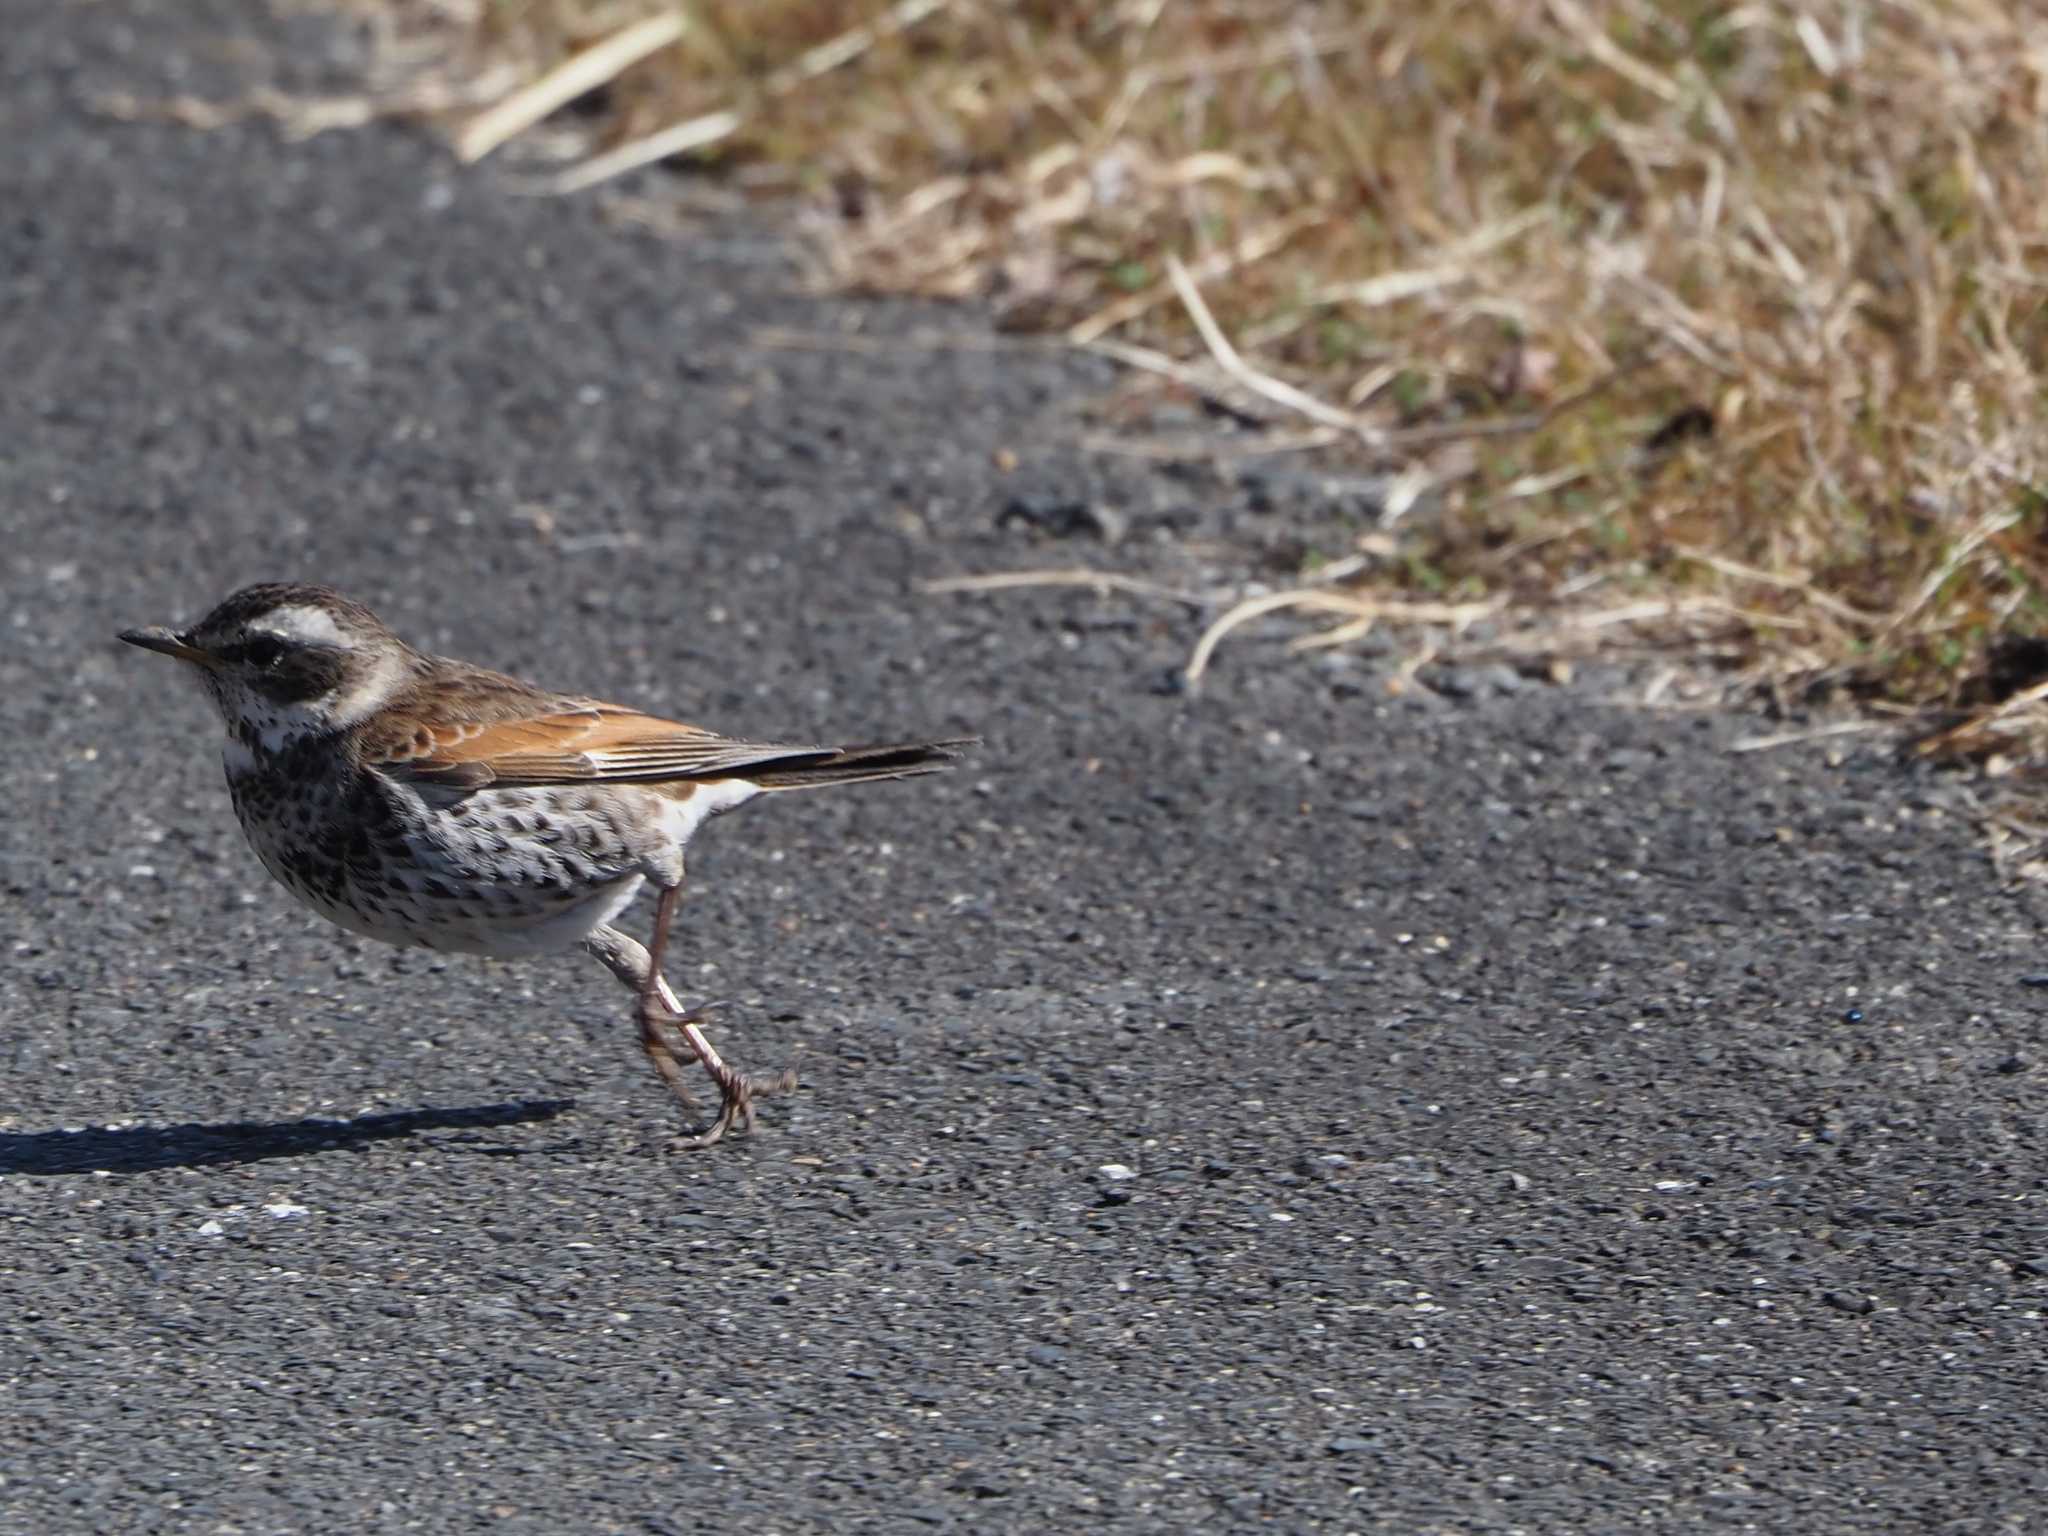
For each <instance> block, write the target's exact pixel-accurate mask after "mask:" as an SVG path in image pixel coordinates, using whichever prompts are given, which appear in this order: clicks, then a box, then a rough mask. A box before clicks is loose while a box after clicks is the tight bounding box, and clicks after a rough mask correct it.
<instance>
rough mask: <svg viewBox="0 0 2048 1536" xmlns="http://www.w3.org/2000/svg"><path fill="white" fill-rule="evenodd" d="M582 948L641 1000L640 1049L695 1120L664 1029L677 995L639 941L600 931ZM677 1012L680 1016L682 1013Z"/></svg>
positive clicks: (692, 1102)
mask: <svg viewBox="0 0 2048 1536" xmlns="http://www.w3.org/2000/svg"><path fill="white" fill-rule="evenodd" d="M583 947H584V948H585V949H587V950H589V951H590V953H591V954H593V955H595V956H596V957H597V958H598V959H600V960H602V961H603V962H604V964H605V969H607V970H609V971H610V972H611V973H612V974H613V975H614V976H616V977H618V978H619V980H620V981H622V982H624V983H625V984H626V985H627V986H628V987H631V988H632V989H633V993H634V996H635V997H636V998H637V999H638V1000H639V1006H638V1008H637V1009H636V1010H635V1012H636V1013H637V1015H638V1017H639V1020H640V1049H641V1050H643V1051H645V1052H646V1053H647V1059H648V1060H649V1061H651V1062H653V1063H654V1070H655V1071H657V1072H659V1073H660V1074H661V1080H662V1081H663V1082H664V1083H667V1084H668V1087H669V1092H671V1093H673V1094H674V1095H675V1096H676V1101H677V1102H678V1103H680V1104H681V1105H682V1106H683V1111H684V1113H686V1114H687V1115H689V1117H690V1118H691V1119H693V1120H694V1119H696V1118H697V1117H698V1114H699V1111H698V1108H697V1101H696V1099H695V1098H693V1097H692V1096H691V1094H690V1087H689V1084H688V1083H687V1082H686V1081H685V1080H684V1078H683V1067H682V1063H681V1062H680V1061H678V1060H677V1059H676V1052H675V1047H674V1045H672V1044H671V1043H670V1041H669V1038H668V1036H667V1035H665V1034H663V1033H662V1029H661V1026H662V1025H663V1024H665V1023H668V1022H669V1021H670V1018H671V1010H672V1009H673V1008H674V1003H675V994H674V993H672V992H670V991H669V989H668V984H667V983H666V982H664V981H663V980H662V979H661V972H660V971H659V970H658V969H656V968H655V966H654V964H653V963H652V959H651V957H650V956H649V955H648V953H647V951H646V950H644V949H642V948H641V947H640V945H639V943H638V942H637V941H635V940H633V939H629V938H627V937H626V935H624V934H623V933H620V932H619V931H618V930H617V929H615V928H600V929H598V930H597V932H596V933H594V934H592V935H591V936H590V937H589V938H587V939H585V940H584V941H583ZM674 1011H676V1012H680V1010H679V1009H676V1010H674Z"/></svg>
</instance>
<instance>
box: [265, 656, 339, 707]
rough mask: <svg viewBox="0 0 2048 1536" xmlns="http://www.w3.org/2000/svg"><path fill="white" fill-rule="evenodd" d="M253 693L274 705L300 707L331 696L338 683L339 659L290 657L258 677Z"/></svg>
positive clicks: (331, 657)
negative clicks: (298, 705) (325, 696)
mask: <svg viewBox="0 0 2048 1536" xmlns="http://www.w3.org/2000/svg"><path fill="white" fill-rule="evenodd" d="M255 682H256V691H257V692H258V693H260V694H262V695H263V697H265V698H266V699H269V700H270V701H271V702H272V703H275V704H303V703H305V702H306V701H307V700H308V699H317V698H319V697H320V696H321V695H322V694H325V693H332V692H333V691H334V690H335V688H336V687H337V686H339V684H340V682H341V658H340V657H339V656H330V655H322V654H319V653H314V654H311V655H304V656H292V657H288V658H286V660H285V661H284V662H283V663H282V664H280V665H279V666H278V667H277V669H276V670H275V671H271V672H261V673H258V674H257V676H256V679H255Z"/></svg>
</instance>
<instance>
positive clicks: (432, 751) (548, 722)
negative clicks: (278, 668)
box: [366, 702, 832, 789]
mask: <svg viewBox="0 0 2048 1536" xmlns="http://www.w3.org/2000/svg"><path fill="white" fill-rule="evenodd" d="M380 745H381V747H382V750H376V749H374V748H373V749H372V751H371V752H370V753H369V754H367V755H366V763H367V765H368V766H370V767H374V768H379V769H381V770H383V771H384V772H386V773H392V774H396V775H400V776H402V777H406V778H412V779H421V780H427V781H430V782H434V783H440V784H448V785H452V786H457V787H460V788H464V789H481V788H485V787H487V786H490V785H500V786H504V787H507V788H510V787H513V786H517V785H543V784H577V783H602V782H613V783H617V782H627V783H630V782H634V781H640V782H647V783H658V782H660V781H662V780H666V779H694V778H703V777H706V776H716V775H721V774H734V773H741V774H743V773H744V771H745V770H746V769H748V768H750V767H758V766H760V765H764V764H769V763H774V764H780V765H790V766H794V765H796V764H801V763H806V762H812V761H816V760H818V759H821V758H826V757H830V756H831V755H832V749H831V748H829V747H799V746H782V745H772V744H767V743H760V742H746V741H734V740H732V739H731V738H730V737H726V736H720V735H718V734H716V733H715V732H712V731H707V730H705V729H704V728H703V727H702V726H695V725H684V724H682V723H681V722H680V721H675V720H663V719H660V718H658V717H656V716H654V715H648V714H643V713H641V712H640V711H638V710H633V709H625V708H622V707H620V706H617V705H611V704H595V703H589V704H586V703H581V702H579V703H577V704H575V705H574V706H572V707H570V708H568V709H560V710H554V711H550V712H549V713H546V714H540V715H532V716H528V717H525V718H520V719H511V720H494V721H489V722H476V721H447V722H420V723H417V724H416V725H415V727H414V729H413V730H412V731H411V732H410V733H409V734H406V735H404V736H396V735H394V737H393V739H391V740H390V741H389V742H388V743H385V744H380Z"/></svg>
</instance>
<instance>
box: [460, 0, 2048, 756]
mask: <svg viewBox="0 0 2048 1536" xmlns="http://www.w3.org/2000/svg"><path fill="white" fill-rule="evenodd" d="M465 6H468V7H469V8H467V9H465ZM661 9H664V8H663V7H660V6H655V5H649V4H626V3H610V0H489V3H485V0H443V3H442V4H441V5H440V7H439V9H438V10H437V11H436V12H435V13H434V14H436V15H437V16H439V17H441V18H442V20H443V24H444V25H445V26H447V27H451V28H453V29H455V31H456V33H458V34H459V36H460V38H461V40H462V42H463V43H464V45H465V46H467V47H469V48H471V49H473V50H474V52H473V53H472V55H471V57H472V58H474V59H478V60H482V59H490V60H492V61H493V62H494V63H495V64H496V65H498V66H499V67H502V66H503V64H504V62H505V61H506V60H508V59H509V60H512V61H514V62H515V64H516V65H517V66H518V69H519V70H520V71H521V72H522V73H523V75H524V77H526V78H536V77H539V76H541V75H543V74H545V73H546V72H547V71H548V70H549V69H551V68H553V67H554V66H556V65H558V64H559V63H560V62H561V60H563V59H565V58H567V57H569V56H571V55H572V54H574V53H575V52H576V51H577V50H579V49H583V48H587V47H590V46H592V45H595V44H598V43H600V42H601V41H602V40H604V39H606V38H608V37H613V36H615V35H617V34H619V33H621V32H622V31H624V30H625V29H627V28H628V27H629V26H631V25H632V24H633V23H635V22H636V21H641V20H644V18H645V17H647V16H648V15H649V14H651V13H653V12H656V11H658V10H661ZM681 14H682V15H683V17H684V19H685V21H686V23H687V25H686V26H685V27H684V28H683V36H682V37H681V39H680V40H679V41H677V42H675V43H674V44H672V45H670V46H668V47H665V48H663V49H662V50H661V51H659V52H658V53H656V54H654V55H653V56H651V57H649V58H647V59H645V60H644V61H642V62H640V63H638V64H636V65H634V66H633V67H631V68H630V69H628V70H626V71H625V72H624V73H621V74H618V75H616V76H615V77H614V78H612V79H611V81H610V83H609V85H608V86H607V87H606V90H605V96H604V99H603V101H602V103H601V108H602V110H601V113H600V114H599V115H598V116H596V117H595V118H593V119H591V121H592V122H594V123H595V124H596V131H597V133H598V134H599V135H600V136H601V138H602V140H603V141H604V142H603V144H602V145H600V146H598V147H616V146H620V145H631V144H634V143H637V142H644V141H647V140H648V139H649V138H650V136H652V135H655V134H657V133H660V132H662V131H664V130H673V129H675V128H676V127H677V125H679V124H680V125H684V126H686V127H687V126H689V125H691V124H704V123H713V124H715V125H716V126H718V127H719V129H720V130H721V131H719V132H718V133H716V135H715V136H714V137H713V138H711V139H708V140H705V141H704V144H703V146H702V147H700V148H699V149H698V150H697V152H696V153H697V156H698V158H699V160H700V161H701V162H703V163H707V164H709V165H710V166H711V167H713V168H714V169H716V170H718V171H720V172H722V173H723V174H725V175H726V176H727V177H729V178H730V179H731V180H732V181H733V182H734V183H735V184H737V185H741V186H746V187H759V188H765V189H768V190H772V191H777V192H785V193H787V192H794V193H797V194H799V195H801V196H803V197H805V198H807V199H808V200H809V201H810V203H811V205H812V207H813V208H814V209H815V210H816V215H815V218H814V219H813V221H812V227H813V229H814V231H815V232H816V234H817V236H818V241H817V245H818V250H819V252H820V260H821V262H822V264H823V266H824V268H825V270H826V271H827V272H828V273H829V275H830V276H831V278H832V279H833V280H835V281H836V282H838V283H840V284H843V285H845V286H847V287H851V288H856V289H869V290H890V291H906V290H907V291H912V292H918V293H928V294H944V295H957V296H963V297H965V296H974V297H977V298H986V299H990V300H993V301H994V302H995V304H996V305H997V306H998V310H999V313H1000V315H1001V317H1002V323H1003V324H1004V325H1005V326H1007V327H1011V328H1015V329H1020V330H1030V331H1034V332H1041V333H1051V334H1055V335H1065V336H1067V337H1068V338H1070V339H1072V340H1074V341H1075V342H1077V343H1084V344H1089V345H1094V346H1098V347H1104V348H1106V349H1108V350H1111V351H1112V354H1113V355H1116V356H1119V357H1121V358H1122V359H1123V360H1125V361H1126V362H1130V363H1132V364H1134V368H1133V372H1132V374H1131V385H1130V391H1131V397H1132V398H1131V399H1129V400H1126V401H1124V402H1120V403H1121V404H1123V405H1124V406H1126V407H1142V405H1143V404H1144V403H1145V401H1146V400H1147V399H1149V398H1152V397H1167V398H1171V397H1175V396H1178V397H1180V398H1183V399H1185V398H1186V397H1188V396H1189V395H1190V394H1193V395H1199V396H1204V397H1207V398H1208V399H1209V400H1211V401H1212V402H1217V403H1220V404H1222V405H1224V406H1225V407H1227V408H1228V410H1229V411H1230V413H1231V415H1232V417H1233V419H1235V420H1236V421H1238V422H1239V423H1241V424H1251V428H1252V430H1266V431H1270V432H1271V433H1272V434H1273V435H1274V442H1275V445H1276V446H1286V447H1291V448H1293V449H1295V450H1297V451H1313V452H1315V453H1317V454H1319V455H1322V456H1324V457H1325V458H1329V457H1338V458H1342V459H1345V460H1347V461H1350V462H1352V463H1353V464H1354V465H1355V464H1358V463H1360V462H1362V463H1364V464H1366V465H1369V466H1370V467H1371V468H1372V469H1373V470H1374V471H1376V472H1383V473H1384V474H1385V475H1386V476H1387V479H1386V483H1387V484H1388V486H1389V487H1390V492H1389V497H1388V504H1387V506H1386V507H1385V508H1384V512H1383V517H1382V522H1383V524H1384V525H1385V527H1386V528H1391V529H1392V531H1393V533H1394V535H1395V536H1394V537H1393V538H1392V539H1391V540H1390V539H1388V538H1387V537H1386V536H1385V528H1382V529H1374V530H1357V531H1358V532H1359V533H1362V534H1366V535H1368V542H1367V543H1366V545H1365V546H1364V549H1365V553H1364V554H1363V555H1359V554H1358V552H1357V551H1354V550H1351V549H1347V548H1332V549H1329V550H1326V551H1324V552H1323V553H1324V554H1325V555H1326V556H1327V557H1330V558H1333V559H1341V560H1345V561H1346V564H1345V566H1344V569H1345V570H1346V571H1347V573H1348V574H1347V575H1346V577H1345V579H1344V580H1343V581H1342V582H1339V583H1330V582H1327V581H1325V582H1319V583H1315V584H1312V585H1305V586H1304V588H1303V593H1302V596H1303V602H1302V604H1301V606H1302V607H1303V608H1304V609H1305V610H1312V611H1313V612H1315V613H1322V614H1326V615H1329V616H1330V621H1331V622H1333V623H1335V624H1337V625H1347V624H1348V625H1350V626H1352V628H1351V629H1350V630H1349V631H1347V632H1350V633H1356V632H1358V630H1359V628H1360V627H1361V621H1362V622H1363V623H1370V622H1372V617H1373V615H1375V614H1382V615H1383V614H1386V613H1389V612H1393V611H1395V609H1396V608H1397V607H1398V605H1399V604H1400V603H1401V602H1409V603H1414V602H1417V601H1421V602H1423V603H1424V604H1425V605H1427V604H1434V605H1438V606H1444V607H1447V608H1454V609H1456V610H1457V611H1460V612H1469V611H1476V610H1477V609H1479V608H1487V609H1491V608H1493V607H1495V606H1501V607H1503V608H1504V609H1505V611H1507V612H1508V613H1511V614H1513V615H1517V616H1520V617H1522V618H1523V619H1528V618H1530V616H1532V615H1534V616H1540V615H1542V614H1544V613H1546V612H1553V613H1554V612H1558V611H1560V610H1559V605H1566V606H1567V607H1568V608H1570V609H1571V610H1572V611H1579V610H1582V609H1583V610H1587V611H1596V612H1607V613H1615V612H1628V611H1633V609H1634V608H1636V607H1642V608H1643V611H1644V612H1646V613H1655V612H1657V611H1658V608H1657V605H1658V603H1660V602H1661V603H1663V604H1664V605H1665V607H1664V610H1663V611H1665V612H1674V613H1675V612H1683V613H1685V614H1688V615H1693V616H1697V615H1699V614H1701V613H1703V612H1711V613H1713V614H1715V615H1718V616H1719V617H1718V619H1717V621H1716V623H1715V624H1714V625H1713V626H1712V628H1713V634H1714V637H1715V643H1716V644H1717V645H1718V646H1720V647H1721V654H1722V655H1723V656H1724V657H1725V658H1727V659H1729V660H1731V661H1733V662H1735V663H1737V664H1739V666H1740V667H1741V668H1742V669H1744V670H1745V671H1746V672H1747V673H1748V674H1751V675H1756V676H1759V677H1766V678H1769V679H1770V680H1772V682H1773V684H1774V685H1775V686H1777V687H1779V688H1781V689H1790V688H1804V689H1813V688H1817V687H1825V686H1835V687H1848V688H1853V689H1856V690H1859V691H1861V692H1864V693H1866V694H1869V695H1871V696H1874V697H1878V698H1881V699H1885V700H1889V701H1891V702H1892V703H1894V704H1896V705H1900V706H1909V707H1911V708H1913V709H1916V710H1919V709H1935V710H1940V709H1967V708H1970V707H1973V706H1985V707H1992V706H1999V705H2001V704H2002V703H2003V702H2004V701H2006V700H2009V699H2012V698H2013V697H2015V696H2016V695H2017V694H2019V693H2020V692H2021V691H2022V690H2024V689H2026V688H2028V687H2029V686H2030V685H2032V684H2034V683H2036V682H2037V681H2038V680H2039V679H2040V678H2041V677H2042V676H2044V675H2048V644H2041V645H2036V644H2034V643H2033V642H2034V641H2035V640H2036V638H2037V637H2041V636H2043V635H2044V633H2048V604H2044V601H2043V593H2042V590H2041V580H2042V577H2043V575H2044V573H2048V542H2044V534H2048V524H2044V519H2043V504H2042V495H2043V485H2044V479H2043V475H2044V467H2048V453H2044V446H2048V438H2044V434H2043V431H2042V428H2041V426H2040V420H2041V408H2042V378H2043V364H2044V353H2048V308H2044V299H2048V196H2044V195H2043V189H2044V188H2048V14H2044V13H2042V12H2040V11H2038V10H2037V9H2036V8H2033V7H2028V6H2015V5H2010V4H2005V3H2000V0H1753V3H1749V4H1710V3H1705V0H1658V3H1652V0H1446V3H1442V4H1427V5H1425V4H1422V3H1419V0H1404V3H1394V0H1387V3H1375V0H1325V3H1321V4H1299V3H1294V4H1283V3H1274V0H1121V3H1108V0H1101V3H1097V0H1019V3H1012V4H999V3H993V0H991V3H973V0H950V3H948V0H894V3H879V0H808V3H796V0H698V3H696V4H694V5H690V6H688V7H685V8H684V9H683V11H682V13H681ZM444 40H445V39H444ZM656 142H657V144H658V143H659V142H660V141H656ZM1347 594H1348V595H1349V596H1350V597H1351V598H1352V599H1354V601H1355V606H1354V608H1353V610H1352V611H1350V612H1349V613H1348V614H1347V613H1346V612H1345V611H1344V610H1343V608H1342V598H1343V597H1344V596H1345V595H1347ZM1309 616H1310V614H1309V613H1305V614H1304V617H1309ZM2040 718H2041V717H2040V713H2039V710H2038V709H2036V708H2035V707H2034V706H2033V705H2026V706H2016V707H2013V708H2008V709H2005V710H2003V712H2002V713H2000V714H1999V715H1998V717H1997V718H1996V719H1995V720H1993V721H1987V723H1986V725H1985V727H1984V728H1983V729H1982V730H1979V731H1976V732H1974V733H1973V732H1968V731H1966V732H1965V733H1964V734H1963V735H1962V736H1959V737H1956V738H1955V739H1954V740H1953V741H1952V742H1950V743H1949V745H1950V746H1951V747H1953V748H1955V749H1957V750H1973V749H1975V748H1977V747H1980V746H1983V745H1984V744H1986V743H1989V742H1992V741H1994V740H1996V741H1997V742H1998V744H1999V745H2000V748H2001V749H2002V750H2006V751H2012V750H2015V743H2032V742H2038V741H2041V740H2043V739H2048V737H2044V735H2043V733H2042V731H2041V730H2040Z"/></svg>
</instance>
